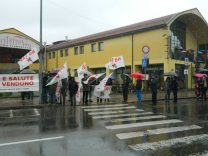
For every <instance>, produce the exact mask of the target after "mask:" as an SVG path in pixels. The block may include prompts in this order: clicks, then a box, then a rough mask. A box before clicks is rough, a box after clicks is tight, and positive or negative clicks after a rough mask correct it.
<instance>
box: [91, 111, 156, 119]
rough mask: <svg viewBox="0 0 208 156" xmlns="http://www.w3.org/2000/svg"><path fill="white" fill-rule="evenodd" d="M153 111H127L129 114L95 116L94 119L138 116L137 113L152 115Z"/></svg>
mask: <svg viewBox="0 0 208 156" xmlns="http://www.w3.org/2000/svg"><path fill="white" fill-rule="evenodd" d="M151 114H153V113H152V112H141V113H140V112H138V113H127V114H113V115H103V116H93V117H92V118H93V119H109V118H117V117H126V116H137V115H151Z"/></svg>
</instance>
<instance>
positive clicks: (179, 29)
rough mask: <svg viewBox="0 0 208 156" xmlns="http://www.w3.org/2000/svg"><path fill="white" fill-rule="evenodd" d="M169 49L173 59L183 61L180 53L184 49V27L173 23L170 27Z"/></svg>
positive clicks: (179, 23) (176, 22) (178, 22)
mask: <svg viewBox="0 0 208 156" xmlns="http://www.w3.org/2000/svg"><path fill="white" fill-rule="evenodd" d="M170 30H171V37H170V48H171V54H172V55H171V56H172V58H173V59H177V60H184V58H183V56H182V53H181V51H182V50H184V49H186V25H185V24H184V23H182V22H180V21H175V22H173V24H172V25H171V27H170Z"/></svg>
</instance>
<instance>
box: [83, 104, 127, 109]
mask: <svg viewBox="0 0 208 156" xmlns="http://www.w3.org/2000/svg"><path fill="white" fill-rule="evenodd" d="M119 106H129V105H128V104H114V105H94V106H82V107H81V108H102V107H119Z"/></svg>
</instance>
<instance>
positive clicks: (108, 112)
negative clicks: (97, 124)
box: [89, 109, 143, 115]
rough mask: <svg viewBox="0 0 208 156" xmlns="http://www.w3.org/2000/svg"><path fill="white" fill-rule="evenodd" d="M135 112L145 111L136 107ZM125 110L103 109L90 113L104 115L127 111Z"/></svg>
mask: <svg viewBox="0 0 208 156" xmlns="http://www.w3.org/2000/svg"><path fill="white" fill-rule="evenodd" d="M134 111H135V112H143V110H141V109H135V110H134ZM125 112H126V111H125V110H114V111H102V112H90V113H89V115H104V114H117V113H125Z"/></svg>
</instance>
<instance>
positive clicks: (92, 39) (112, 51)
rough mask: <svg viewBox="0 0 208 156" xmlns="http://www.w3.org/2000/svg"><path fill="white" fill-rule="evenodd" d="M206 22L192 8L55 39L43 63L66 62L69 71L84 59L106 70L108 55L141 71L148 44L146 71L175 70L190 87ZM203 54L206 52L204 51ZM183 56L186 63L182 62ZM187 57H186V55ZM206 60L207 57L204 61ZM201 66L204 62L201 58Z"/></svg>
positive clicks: (207, 27) (52, 65)
mask: <svg viewBox="0 0 208 156" xmlns="http://www.w3.org/2000/svg"><path fill="white" fill-rule="evenodd" d="M207 34H208V25H207V22H206V21H205V19H204V18H203V16H202V15H201V13H200V12H199V11H198V9H196V8H194V9H191V10H186V11H183V12H179V13H175V14H171V15H167V16H164V17H160V18H156V19H152V20H148V21H144V22H140V23H136V24H132V25H129V26H124V27H121V28H117V29H113V30H109V31H105V32H101V33H97V34H93V35H89V36H85V37H81V38H77V39H73V40H67V41H62V42H58V43H55V44H53V45H50V46H48V47H47V55H46V62H47V63H46V67H47V70H48V71H52V70H54V69H56V68H59V67H61V66H62V65H63V64H64V63H65V62H67V64H68V67H69V69H70V73H71V74H72V75H75V76H76V69H77V68H79V66H80V65H81V64H82V63H83V62H86V64H87V66H88V68H89V69H90V70H91V71H92V72H94V73H100V72H106V73H110V72H111V71H109V70H108V69H106V68H105V64H106V63H107V62H109V60H110V59H111V57H115V56H121V55H122V56H123V57H124V60H125V65H126V67H125V68H123V69H117V70H116V71H115V74H116V75H118V74H120V73H122V72H124V71H125V72H127V73H132V72H135V71H140V72H142V67H141V63H142V57H143V56H142V48H143V47H149V54H148V58H149V66H148V67H147V68H146V72H147V74H150V75H158V76H162V74H163V73H164V72H169V71H175V72H176V73H178V75H179V79H181V80H182V81H183V80H185V75H184V69H185V68H187V71H188V76H187V81H188V86H189V88H193V81H194V80H193V74H194V72H195V64H196V62H197V60H196V58H197V54H198V51H201V52H202V53H203V52H206V47H207V43H208V35H207ZM205 54H206V53H205ZM185 58H188V63H187V64H186V66H185V64H184V60H185ZM206 58H207V57H206V55H205V59H204V60H206ZM186 60H187V59H186ZM205 62H206V61H205ZM200 63H201V64H200V65H201V67H203V64H204V62H203V61H201V62H200Z"/></svg>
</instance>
